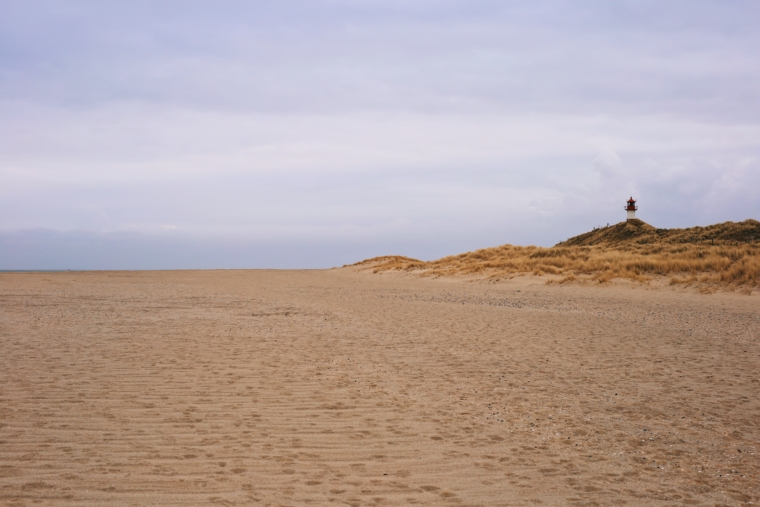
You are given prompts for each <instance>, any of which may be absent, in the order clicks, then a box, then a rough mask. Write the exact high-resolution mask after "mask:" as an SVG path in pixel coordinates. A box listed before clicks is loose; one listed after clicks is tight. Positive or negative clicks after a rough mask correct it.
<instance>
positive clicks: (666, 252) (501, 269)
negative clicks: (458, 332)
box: [357, 220, 760, 291]
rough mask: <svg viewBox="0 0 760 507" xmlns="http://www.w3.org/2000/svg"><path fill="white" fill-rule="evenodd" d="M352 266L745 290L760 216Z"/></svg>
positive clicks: (625, 225)
mask: <svg viewBox="0 0 760 507" xmlns="http://www.w3.org/2000/svg"><path fill="white" fill-rule="evenodd" d="M357 265H358V266H363V267H365V268H366V269H372V270H374V272H376V273H377V272H381V271H388V270H403V271H409V272H416V273H419V274H421V275H426V276H451V275H473V274H480V275H484V276H487V277H491V278H498V277H503V276H513V275H518V274H526V273H532V274H536V275H558V276H556V277H553V278H551V279H550V280H549V281H550V282H551V283H565V282H572V281H595V282H608V281H610V280H612V279H615V278H622V279H628V280H634V281H637V282H649V281H651V280H652V279H653V278H655V277H660V278H662V277H666V278H669V283H670V284H689V285H691V284H693V285H695V286H698V287H699V288H700V290H708V291H709V290H712V289H715V288H717V287H723V288H725V287H734V288H737V287H742V288H743V289H744V290H750V291H751V288H752V287H756V286H758V285H759V284H760V222H758V221H757V220H745V221H744V222H740V223H734V222H725V223H722V224H716V225H711V226H708V227H691V228H688V229H658V228H655V227H653V226H651V225H649V224H647V223H645V222H643V221H641V220H630V221H627V222H622V223H619V224H616V225H613V226H611V227H603V228H600V229H595V230H593V231H590V232H587V233H585V234H581V235H579V236H576V237H574V238H570V239H568V240H567V241H563V242H561V243H559V244H557V245H555V246H554V247H551V248H543V247H535V246H527V247H521V246H513V245H502V246H499V247H494V248H484V249H481V250H476V251H474V252H467V253H463V254H460V255H454V256H450V257H444V258H443V259H439V260H436V261H430V262H425V261H420V260H416V259H410V258H408V257H401V256H386V257H376V258H374V259H368V260H366V261H362V262H360V263H358V264H357Z"/></svg>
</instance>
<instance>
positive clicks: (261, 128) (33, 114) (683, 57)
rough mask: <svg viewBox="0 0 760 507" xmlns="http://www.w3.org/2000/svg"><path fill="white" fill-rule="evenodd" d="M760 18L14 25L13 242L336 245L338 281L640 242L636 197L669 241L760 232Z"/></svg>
mask: <svg viewBox="0 0 760 507" xmlns="http://www.w3.org/2000/svg"><path fill="white" fill-rule="evenodd" d="M758 14H760V7H758V6H757V5H755V3H751V2H730V3H726V2H711V1H696V2H681V1H676V2H669V3H667V4H663V3H662V2H648V1H644V2H636V3H628V4H625V3H622V4H621V3H609V2H595V1H594V2H560V1H540V2H522V3H521V2H518V3H514V2H513V3H508V4H505V3H503V2H490V1H474V2H461V1H444V2H429V1H420V2H395V1H392V2H375V1H370V2H341V1H324V2H320V1H316V2H300V1H285V2H274V3H250V2H233V1H223V2H218V3H215V4H214V5H213V6H211V5H210V4H203V3H193V2H189V3H188V2H174V1H163V2H141V1H137V2H129V3H125V4H119V5H116V4H114V5H111V4H103V3H100V2H67V3H65V4H62V3H60V2H37V1H29V2H11V4H9V7H8V8H7V9H6V12H5V13H4V16H3V17H2V18H1V19H0V180H1V181H2V185H0V230H2V231H5V233H7V234H16V233H18V234H21V233H20V232H18V231H23V230H26V231H33V230H39V229H40V228H42V229H46V230H54V231H58V232H59V233H61V234H64V235H65V234H74V235H76V234H85V233H87V234H89V233H92V234H94V236H92V241H95V242H96V241H103V242H105V243H107V244H110V245H115V244H116V243H114V241H116V240H114V239H113V238H115V237H116V236H108V235H105V236H98V235H97V234H96V233H95V232H94V231H111V232H109V233H108V234H117V233H120V232H127V231H128V232H129V233H130V234H138V235H139V234H145V235H146V236H145V238H148V239H150V241H149V240H148V239H145V240H144V241H143V240H139V241H138V240H135V241H136V244H141V245H146V246H145V248H146V249H148V250H149V249H150V248H153V247H148V246H147V245H148V244H154V245H159V244H165V245H168V244H169V243H165V241H170V240H171V241H175V242H176V241H180V239H179V237H180V236H182V237H184V238H186V239H185V240H182V241H187V243H186V245H196V246H197V245H199V244H201V243H202V241H203V238H210V237H216V238H221V237H223V238H225V239H224V241H230V242H232V243H234V242H236V241H237V242H245V241H249V242H252V243H250V244H254V243H255V244H261V245H264V244H266V245H269V248H273V249H277V248H285V247H284V246H282V245H295V244H298V242H299V241H301V242H305V243H304V244H306V243H308V242H309V241H314V240H315V238H323V239H324V240H325V241H327V243H325V244H328V243H329V242H333V243H334V244H335V245H336V246H335V247H334V251H333V257H331V258H332V259H333V260H334V262H342V261H343V260H342V259H343V256H342V253H341V251H340V250H339V248H343V247H339V246H338V245H344V246H345V245H347V244H355V245H374V247H377V249H378V251H380V250H382V251H385V252H389V250H388V249H389V248H390V247H391V246H392V247H393V248H394V249H397V253H407V254H411V251H412V250H413V251H414V252H416V254H417V255H420V256H422V257H426V258H429V257H432V256H435V255H439V254H440V255H443V254H445V253H453V252H455V251H457V250H458V249H469V248H477V247H478V246H483V245H486V244H498V243H503V242H513V243H540V244H553V243H555V242H556V241H559V240H560V239H564V238H566V237H567V236H569V235H571V234H572V233H578V232H583V231H584V230H586V229H588V228H589V227H590V226H593V225H598V224H600V223H607V222H615V221H617V220H620V219H622V218H623V214H622V210H621V209H620V208H621V206H622V204H621V202H620V200H621V199H622V200H625V199H626V198H627V197H628V196H629V195H630V194H632V193H633V194H635V195H636V196H637V197H639V198H640V200H641V201H640V202H641V213H640V214H641V216H642V217H646V218H645V219H647V220H651V221H652V222H653V223H657V224H668V225H671V226H672V225H693V224H696V223H709V222H717V221H722V220H726V219H743V218H747V217H749V216H758V215H760V204H758V202H760V201H758V199H757V190H755V189H756V188H758V186H757V184H756V183H757V176H756V175H757V174H758V173H760V171H759V170H758V166H757V160H759V159H760V141H759V140H760V90H758V88H757V87H756V86H754V83H756V82H757V81H758V77H760V76H759V75H758V74H759V73H760V56H759V55H758V52H757V51H756V48H757V47H758V42H760V40H759V39H760V34H759V33H758V31H757V30H756V29H755V26H754V24H755V23H754V20H755V19H757V15H758ZM684 202H688V203H689V204H688V205H684ZM697 203H698V204H697ZM167 224H170V225H167ZM169 226H171V227H176V230H174V229H167V228H166V227H169ZM14 231H15V232H14ZM88 231H89V232H88ZM98 234H100V233H98ZM164 235H165V236H164ZM444 236H445V237H446V238H447V239H446V240H445V241H442V240H439V239H437V238H440V237H444ZM55 237H57V236H55V235H53V236H50V238H55ZM66 237H68V236H66ZM125 237H132V236H125ZM135 237H137V236H135ZM139 237H142V236H139ZM423 237H424V238H428V240H429V243H427V244H428V245H429V246H428V247H427V248H425V246H424V245H425V244H424V243H420V242H417V241H416V239H415V238H423ZM98 238H100V239H98ZM151 238H152V239H151ZM157 238H158V239H157ZM161 238H164V239H161ZM172 238H173V239H172ZM191 238H196V240H197V242H196V243H193V241H195V240H192V241H191ZM60 240H61V241H68V240H65V238H64V236H61V237H60ZM46 241H47V240H46ZM50 241H53V239H51V240H50ZM119 241H121V240H119ZM125 241H126V240H125ZM151 242H153V243H151ZM257 242H258V243H257ZM352 242H353V243H352ZM105 243H104V244H105ZM30 244H31V243H30ZM40 244H41V243H40ZM176 244H179V243H176ZM236 244H238V243H236ZM240 244H242V243H240ZM246 244H248V243H246ZM277 245H280V246H277ZM378 245H380V246H378ZM382 245H386V246H387V247H388V248H385V247H383V246H382ZM30 248H31V247H30ZM166 248H169V247H168V246H167V247H166ZM172 248H173V247H172ZM193 248H195V247H193ZM357 248H358V247H357ZM148 250H146V252H147V251H148ZM359 250H361V248H358V249H354V250H352V251H359ZM324 251H325V252H328V251H330V250H329V248H328V247H327V246H325V250H324ZM361 251H365V250H361ZM82 255H85V254H84V253H82ZM146 255H147V254H146ZM209 255H210V256H211V257H209V258H213V255H212V254H211V253H209ZM214 255H216V254H214ZM219 255H221V254H219ZM325 255H326V257H325V259H327V258H328V257H329V255H328V254H327V253H325ZM219 259H222V257H219ZM220 262H221V260H220ZM225 262H226V261H225ZM330 262H333V261H330Z"/></svg>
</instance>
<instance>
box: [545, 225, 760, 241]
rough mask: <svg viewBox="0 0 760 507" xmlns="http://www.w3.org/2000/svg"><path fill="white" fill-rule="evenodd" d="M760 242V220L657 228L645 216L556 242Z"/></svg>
mask: <svg viewBox="0 0 760 507" xmlns="http://www.w3.org/2000/svg"><path fill="white" fill-rule="evenodd" d="M756 242H760V222H758V221H757V220H745V221H744V222H739V223H735V222H723V223H722V224H715V225H710V226H707V227H689V228H688V229H657V228H656V227H652V226H651V225H649V224H648V223H646V222H644V221H642V220H638V219H635V220H629V221H627V222H620V223H619V224H615V225H613V226H610V227H602V228H600V229H594V230H593V231H589V232H586V233H584V234H581V235H579V236H575V237H574V238H570V239H568V240H567V241H563V242H561V243H558V244H557V245H556V246H596V245H607V246H624V245H626V244H641V245H645V244H655V243H670V244H673V243H681V244H683V243H693V244H701V243H710V244H715V243H721V244H725V243H756Z"/></svg>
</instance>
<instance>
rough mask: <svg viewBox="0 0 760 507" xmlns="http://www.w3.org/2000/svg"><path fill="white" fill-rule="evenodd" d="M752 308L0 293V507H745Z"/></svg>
mask: <svg viewBox="0 0 760 507" xmlns="http://www.w3.org/2000/svg"><path fill="white" fill-rule="evenodd" d="M759 344H760V296H758V295H757V294H756V293H755V294H752V295H749V296H748V295H743V294H738V293H715V294H710V295H702V294H698V293H696V292H690V291H689V290H684V289H667V288H660V289H648V288H646V287H644V286H634V285H630V284H611V285H609V286H604V287H599V286H578V285H563V286H555V285H546V284H544V281H543V280H541V279H538V278H533V277H524V278H515V279H513V280H509V281H504V282H500V283H495V284H488V283H482V282H472V281H467V280H445V279H437V280H433V279H425V278H419V277H413V276H408V275H406V276H405V275H398V274H383V275H373V274H370V273H367V272H357V271H356V270H355V269H353V268H343V269H336V270H326V271H176V272H76V273H75V272H72V273H32V274H16V273H3V274H0V347H1V350H0V504H2V505H213V504H222V505H305V504H312V505H329V504H333V505H352V506H357V505H412V504H419V505H537V504H541V505H623V504H627V505H681V504H683V505H710V506H715V505H751V504H753V503H754V504H757V503H758V502H760V488H759V486H760V457H759V456H760V455H759V454H758V453H759V452H760V449H758V446H759V445H760V443H759V442H760V397H759V396H758V395H760V354H759V352H760V347H759Z"/></svg>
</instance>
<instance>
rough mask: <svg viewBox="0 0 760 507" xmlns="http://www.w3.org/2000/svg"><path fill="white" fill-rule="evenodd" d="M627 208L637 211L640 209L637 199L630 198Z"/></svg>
mask: <svg viewBox="0 0 760 507" xmlns="http://www.w3.org/2000/svg"><path fill="white" fill-rule="evenodd" d="M625 209H626V210H629V211H636V210H637V209H639V208H638V206H636V201H635V200H634V199H633V197H631V198H630V199H628V206H626V207H625Z"/></svg>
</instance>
